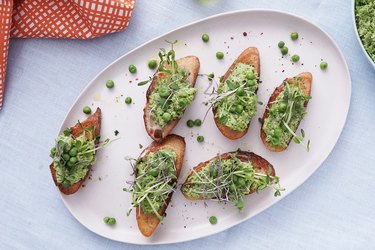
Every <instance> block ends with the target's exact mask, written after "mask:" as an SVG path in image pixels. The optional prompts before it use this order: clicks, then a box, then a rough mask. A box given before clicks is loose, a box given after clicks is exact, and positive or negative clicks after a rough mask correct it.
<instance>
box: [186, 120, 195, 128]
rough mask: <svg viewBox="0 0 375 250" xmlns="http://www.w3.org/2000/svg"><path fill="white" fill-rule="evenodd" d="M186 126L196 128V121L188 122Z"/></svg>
mask: <svg viewBox="0 0 375 250" xmlns="http://www.w3.org/2000/svg"><path fill="white" fill-rule="evenodd" d="M186 125H187V126H188V127H189V128H192V127H194V121H193V120H188V121H187V122H186Z"/></svg>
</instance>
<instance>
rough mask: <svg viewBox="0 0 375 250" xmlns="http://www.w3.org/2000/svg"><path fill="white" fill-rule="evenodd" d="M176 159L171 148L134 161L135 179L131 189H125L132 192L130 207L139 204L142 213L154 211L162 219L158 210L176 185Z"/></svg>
mask: <svg viewBox="0 0 375 250" xmlns="http://www.w3.org/2000/svg"><path fill="white" fill-rule="evenodd" d="M176 159H177V154H176V153H175V152H174V151H173V150H171V149H162V150H159V151H156V152H151V153H149V154H148V155H147V156H146V157H144V158H141V159H139V160H138V161H137V162H136V163H135V166H134V169H135V172H136V180H135V182H134V184H133V187H132V190H127V191H130V192H132V193H133V195H132V207H138V206H140V207H141V208H142V210H143V213H145V214H150V213H154V214H155V215H156V216H158V218H159V219H160V220H161V219H162V216H163V215H161V214H159V212H158V210H159V209H160V208H161V207H162V206H163V205H164V204H166V200H167V199H168V197H169V195H170V194H171V193H172V192H173V191H174V190H175V188H176V186H177V176H176ZM129 212H130V211H129Z"/></svg>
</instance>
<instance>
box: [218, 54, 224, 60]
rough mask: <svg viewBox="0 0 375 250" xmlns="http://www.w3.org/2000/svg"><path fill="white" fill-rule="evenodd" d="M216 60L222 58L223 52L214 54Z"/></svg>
mask: <svg viewBox="0 0 375 250" xmlns="http://www.w3.org/2000/svg"><path fill="white" fill-rule="evenodd" d="M216 58H217V59H220V60H221V59H223V58H224V53H223V52H216Z"/></svg>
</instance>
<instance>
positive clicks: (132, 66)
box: [128, 64, 137, 74]
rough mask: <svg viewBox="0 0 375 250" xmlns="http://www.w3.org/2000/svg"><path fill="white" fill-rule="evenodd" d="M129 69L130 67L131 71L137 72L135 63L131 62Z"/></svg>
mask: <svg viewBox="0 0 375 250" xmlns="http://www.w3.org/2000/svg"><path fill="white" fill-rule="evenodd" d="M128 69H129V72H130V73H132V74H134V73H136V72H137V67H135V65H134V64H130V65H129V68H128Z"/></svg>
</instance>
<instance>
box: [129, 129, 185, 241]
mask: <svg viewBox="0 0 375 250" xmlns="http://www.w3.org/2000/svg"><path fill="white" fill-rule="evenodd" d="M185 147H186V145H185V139H184V138H183V137H181V136H178V135H173V134H171V135H168V136H167V137H166V138H165V139H164V140H162V141H160V142H155V141H154V142H153V143H151V145H150V146H148V147H147V148H146V149H145V150H144V151H143V152H142V154H141V156H140V158H144V157H147V155H148V154H149V153H151V152H156V151H159V150H161V149H171V150H173V151H174V152H175V153H176V155H177V158H176V176H177V179H178V176H179V175H180V172H181V168H182V164H183V160H184V154H185ZM172 194H173V192H172V193H170V195H169V197H168V199H167V201H166V203H165V204H164V206H162V207H161V208H160V209H159V210H158V213H159V214H160V215H164V214H165V210H166V209H167V207H168V204H169V202H170V200H171V198H172ZM136 219H137V224H138V228H139V230H140V231H141V233H142V234H143V235H144V236H146V237H149V236H151V234H152V233H153V232H154V231H155V229H156V227H157V226H158V225H159V223H160V220H159V219H158V217H157V216H156V215H155V214H144V213H143V209H142V208H141V207H140V206H137V209H136Z"/></svg>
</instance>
